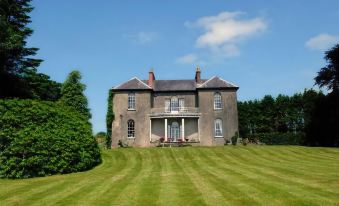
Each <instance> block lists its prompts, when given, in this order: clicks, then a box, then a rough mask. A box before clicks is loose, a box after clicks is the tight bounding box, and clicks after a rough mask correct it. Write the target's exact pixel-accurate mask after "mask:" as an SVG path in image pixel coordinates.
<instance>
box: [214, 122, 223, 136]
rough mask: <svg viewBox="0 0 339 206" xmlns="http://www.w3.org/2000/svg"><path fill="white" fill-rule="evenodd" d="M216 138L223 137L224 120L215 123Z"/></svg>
mask: <svg viewBox="0 0 339 206" xmlns="http://www.w3.org/2000/svg"><path fill="white" fill-rule="evenodd" d="M214 136H215V137H222V120H221V119H216V120H215V121H214Z"/></svg>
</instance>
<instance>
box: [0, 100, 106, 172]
mask: <svg viewBox="0 0 339 206" xmlns="http://www.w3.org/2000/svg"><path fill="white" fill-rule="evenodd" d="M100 162H101V157H100V150H99V148H98V145H97V143H96V141H95V138H94V137H93V135H92V129H91V125H90V123H89V122H88V121H87V120H86V117H84V116H82V115H81V114H80V113H78V112H76V111H74V110H72V109H71V108H68V107H66V106H62V105H60V104H57V103H54V102H42V101H36V100H0V177H2V178H4V177H6V178H30V177H37V176H46V175H52V174H57V173H61V174H65V173H71V172H79V171H84V170H88V169H90V168H92V167H94V166H96V165H98V164H99V163H100Z"/></svg>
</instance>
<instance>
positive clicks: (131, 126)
mask: <svg viewBox="0 0 339 206" xmlns="http://www.w3.org/2000/svg"><path fill="white" fill-rule="evenodd" d="M134 135H135V128H134V120H132V119H130V120H128V121H127V137H134Z"/></svg>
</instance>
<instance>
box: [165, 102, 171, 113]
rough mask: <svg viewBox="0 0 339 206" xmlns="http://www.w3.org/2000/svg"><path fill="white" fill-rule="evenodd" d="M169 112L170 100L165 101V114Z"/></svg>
mask: <svg viewBox="0 0 339 206" xmlns="http://www.w3.org/2000/svg"><path fill="white" fill-rule="evenodd" d="M170 111H171V100H170V99H165V112H170Z"/></svg>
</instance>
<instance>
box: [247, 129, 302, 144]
mask: <svg viewBox="0 0 339 206" xmlns="http://www.w3.org/2000/svg"><path fill="white" fill-rule="evenodd" d="M304 136H305V135H304V133H295V134H294V133H278V132H272V133H260V134H255V135H251V137H250V139H259V141H260V142H262V143H265V144H267V145H300V144H301V143H302V141H303V139H304Z"/></svg>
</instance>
